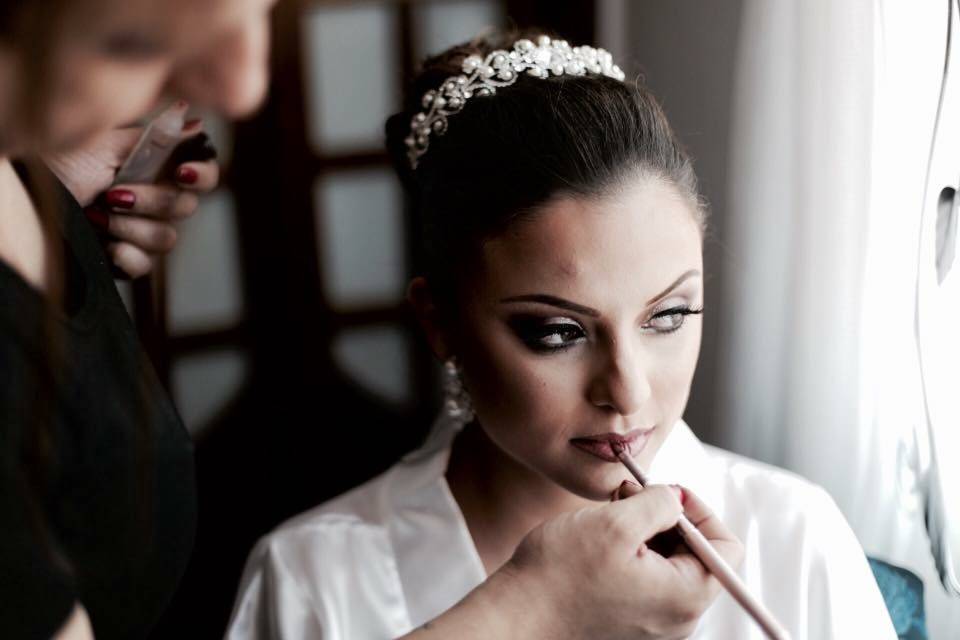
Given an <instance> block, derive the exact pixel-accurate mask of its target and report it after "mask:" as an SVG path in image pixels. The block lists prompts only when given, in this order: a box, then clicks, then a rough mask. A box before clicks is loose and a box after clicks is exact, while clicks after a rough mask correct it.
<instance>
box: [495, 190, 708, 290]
mask: <svg viewBox="0 0 960 640" xmlns="http://www.w3.org/2000/svg"><path fill="white" fill-rule="evenodd" d="M484 254H485V258H486V261H487V263H488V267H490V268H492V269H493V270H495V271H501V270H503V271H516V272H517V273H516V274H515V275H518V276H522V275H523V274H524V273H527V274H530V275H532V276H537V277H543V276H545V275H547V274H552V275H554V276H557V277H567V278H577V277H582V276H590V275H592V276H596V275H598V274H603V273H611V272H613V273H615V274H618V275H623V274H633V275H636V274H638V273H641V274H642V273H644V272H650V271H651V267H652V266H654V265H669V264H672V263H678V264H680V263H682V264H689V263H691V262H699V261H700V254H701V238H700V230H699V227H698V225H697V223H696V220H695V217H694V214H693V212H692V209H691V206H690V204H689V203H688V201H687V200H686V199H685V198H683V197H681V196H680V194H679V192H678V191H677V190H676V189H675V188H672V187H671V186H670V185H668V184H666V183H663V182H662V181H659V180H645V181H637V182H636V183H635V184H632V185H628V186H626V187H624V188H622V189H620V190H618V191H616V192H613V193H611V194H609V195H606V196H601V197H580V196H562V197H557V198H554V199H553V200H552V201H550V202H548V203H546V204H545V205H544V206H542V207H540V208H539V209H538V210H537V211H536V212H535V213H533V214H531V215H529V216H527V217H526V218H525V219H523V220H522V221H520V222H518V223H516V224H514V225H513V227H512V228H511V229H510V230H508V231H507V232H506V233H504V234H502V235H500V236H498V237H496V238H493V239H491V240H490V241H488V242H487V243H486V244H485V247H484Z"/></svg>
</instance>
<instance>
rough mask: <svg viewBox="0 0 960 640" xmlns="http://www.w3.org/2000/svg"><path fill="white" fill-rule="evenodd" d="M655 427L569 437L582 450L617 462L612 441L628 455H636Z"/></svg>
mask: <svg viewBox="0 0 960 640" xmlns="http://www.w3.org/2000/svg"><path fill="white" fill-rule="evenodd" d="M654 428H655V427H651V428H649V429H633V430H631V431H628V432H627V433H599V434H597V435H592V436H582V437H580V438H571V439H570V444H572V445H573V446H575V447H577V448H578V449H580V450H582V451H586V452H587V453H589V454H591V455H594V456H596V457H598V458H600V459H601V460H606V461H607V462H619V458H617V454H615V453H614V452H613V444H612V443H614V442H616V443H618V444H620V446H622V447H623V448H624V449H625V450H626V452H627V453H628V454H629V455H630V457H631V458H632V457H634V456H636V455H638V454H639V453H640V452H641V451H643V448H644V447H645V446H646V445H647V441H649V440H650V435H651V434H652V433H653V431H654Z"/></svg>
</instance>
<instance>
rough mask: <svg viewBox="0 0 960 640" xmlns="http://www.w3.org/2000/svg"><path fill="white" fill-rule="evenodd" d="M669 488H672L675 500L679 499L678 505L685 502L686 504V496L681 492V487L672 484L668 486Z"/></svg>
mask: <svg viewBox="0 0 960 640" xmlns="http://www.w3.org/2000/svg"><path fill="white" fill-rule="evenodd" d="M670 486H671V487H672V488H673V490H674V491H675V492H676V494H677V498H679V499H680V504H681V505H683V504H686V502H687V494H686V493H684V492H683V487H681V486H680V485H678V484H672V485H670Z"/></svg>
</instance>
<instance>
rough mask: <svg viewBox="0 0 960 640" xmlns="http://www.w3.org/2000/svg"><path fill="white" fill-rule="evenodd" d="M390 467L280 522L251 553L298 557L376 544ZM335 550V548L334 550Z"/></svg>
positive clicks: (384, 523)
mask: <svg viewBox="0 0 960 640" xmlns="http://www.w3.org/2000/svg"><path fill="white" fill-rule="evenodd" d="M391 471H392V469H391V470H388V471H386V472H385V473H383V474H381V475H379V476H377V477H375V478H373V479H371V480H368V481H367V482H365V483H363V484H361V485H359V486H357V487H354V488H353V489H350V490H349V491H347V492H346V493H343V494H341V495H339V496H336V497H335V498H332V499H330V500H328V501H326V502H324V503H322V504H320V505H317V506H316V507H313V508H312V509H309V510H307V511H304V512H303V513H300V514H298V515H296V516H293V517H292V518H290V519H289V520H287V521H285V522H283V523H282V524H280V525H279V526H278V527H276V528H275V529H274V530H273V531H271V532H270V533H268V534H267V535H265V536H264V537H263V538H261V539H260V541H259V543H258V544H257V549H256V550H255V552H254V555H256V554H257V552H259V554H263V555H268V556H273V557H275V558H277V559H280V558H282V557H284V556H296V557H298V558H304V557H311V558H312V557H315V556H317V555H318V554H320V555H330V554H333V555H334V556H337V554H339V553H340V552H341V551H342V545H341V544H338V541H339V542H340V543H342V544H343V545H347V544H351V545H353V546H357V545H362V544H363V543H364V541H367V542H370V543H373V544H376V541H377V540H378V539H379V538H382V536H383V535H385V531H384V530H385V528H386V526H387V521H388V519H389V505H387V504H386V499H387V495H388V493H389V487H390V475H391ZM338 549H339V550H338Z"/></svg>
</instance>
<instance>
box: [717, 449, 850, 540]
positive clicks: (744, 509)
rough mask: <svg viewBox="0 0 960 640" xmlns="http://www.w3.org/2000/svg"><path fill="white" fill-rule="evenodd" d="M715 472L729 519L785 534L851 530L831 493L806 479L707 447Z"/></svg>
mask: <svg viewBox="0 0 960 640" xmlns="http://www.w3.org/2000/svg"><path fill="white" fill-rule="evenodd" d="M705 449H706V450H707V453H708V455H709V457H710V459H711V462H712V463H713V468H714V469H715V472H716V473H717V474H718V476H720V477H721V478H722V482H721V484H722V486H723V494H724V497H723V502H724V511H725V512H726V516H727V518H733V519H735V520H736V519H749V520H750V521H751V524H752V526H758V527H760V528H761V529H763V528H766V527H764V524H768V525H771V526H774V527H776V528H777V529H779V530H781V531H783V530H790V529H793V530H797V529H802V530H807V531H808V532H812V530H815V529H821V530H824V531H823V533H827V532H828V531H829V530H832V529H835V528H836V527H843V528H847V524H846V521H845V519H844V518H843V516H842V515H841V513H840V510H839V509H838V508H837V505H836V503H835V502H834V500H833V498H832V497H831V496H830V494H829V493H827V491H826V490H825V489H824V488H823V487H821V486H820V485H818V484H815V483H813V482H811V481H810V480H807V479H806V478H804V477H802V476H800V475H798V474H796V473H793V472H791V471H788V470H786V469H781V468H779V467H776V466H774V465H771V464H767V463H764V462H760V461H758V460H753V459H751V458H747V457H745V456H742V455H739V454H736V453H732V452H730V451H726V450H724V449H719V448H717V447H712V446H706V445H705Z"/></svg>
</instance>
